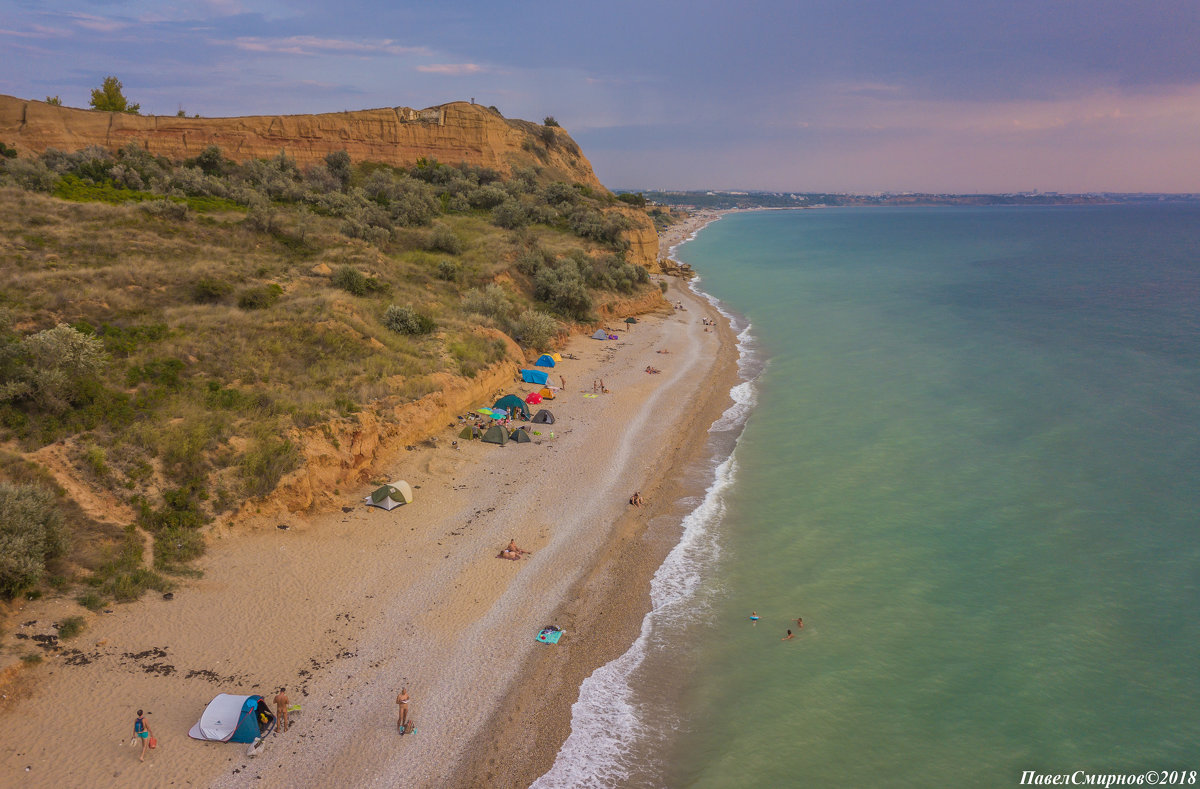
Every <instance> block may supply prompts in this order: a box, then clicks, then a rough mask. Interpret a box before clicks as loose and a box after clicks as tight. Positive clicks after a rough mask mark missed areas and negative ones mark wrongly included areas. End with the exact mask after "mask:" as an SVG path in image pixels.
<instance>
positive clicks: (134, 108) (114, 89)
mask: <svg viewBox="0 0 1200 789" xmlns="http://www.w3.org/2000/svg"><path fill="white" fill-rule="evenodd" d="M122 87H124V86H123V85H121V80H119V79H117V78H116V77H105V78H104V84H103V85H101V86H100V87H98V88H96V89H95V90H93V91H92V100H91V101H90V102H89V104H91V106H92V109H94V110H100V111H101V112H128V113H132V114H133V115H137V114H138V110H140V109H141V108H142V105H141V104H130V103H129V99H127V98H125V94H124V93H122V92H121V89H122Z"/></svg>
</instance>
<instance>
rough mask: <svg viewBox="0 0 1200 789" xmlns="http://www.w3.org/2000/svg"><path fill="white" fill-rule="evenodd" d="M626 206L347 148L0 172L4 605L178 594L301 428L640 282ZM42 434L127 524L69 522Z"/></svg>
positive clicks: (397, 394)
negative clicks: (296, 156) (70, 589)
mask: <svg viewBox="0 0 1200 789" xmlns="http://www.w3.org/2000/svg"><path fill="white" fill-rule="evenodd" d="M116 87H117V89H118V92H119V88H120V86H119V84H118V85H117V86H116ZM530 125H531V126H534V125H533V124H530ZM534 128H543V129H546V130H547V131H548V132H549V133H550V134H551V135H554V134H556V131H555V129H554V128H553V127H545V126H542V127H537V126H534ZM554 139H555V140H559V139H560V138H558V137H555V138H554ZM561 139H563V140H566V141H568V142H569V138H567V137H565V135H564V136H563V137H562V138H561ZM572 144H573V143H572ZM629 210H630V208H629V206H624V205H623V204H620V203H619V202H618V201H617V199H616V198H615V197H614V196H612V195H610V194H608V193H607V192H604V193H602V194H601V193H597V192H596V191H594V190H592V189H591V188H589V187H587V186H586V185H580V184H566V183H561V182H552V181H549V180H548V179H546V178H545V177H544V176H543V174H542V173H541V172H540V171H539V170H537V169H536V168H533V169H518V170H516V171H515V172H513V174H512V175H511V176H510V177H504V176H502V175H501V174H500V173H498V172H496V171H493V170H489V169H486V168H480V167H472V166H467V165H459V166H449V165H445V164H442V163H439V162H436V161H432V160H422V161H419V162H418V163H417V164H416V165H415V166H413V167H411V168H408V169H406V170H405V169H399V168H393V167H388V166H383V165H378V164H373V163H368V162H360V163H354V162H352V161H351V160H350V157H349V156H348V155H346V154H345V153H344V152H340V153H335V154H331V155H330V156H328V157H326V158H325V161H323V162H321V163H319V164H316V165H314V166H311V167H307V168H300V167H298V166H297V164H296V163H295V162H294V161H293V160H292V159H290V158H289V157H287V156H286V155H284V154H282V153H281V154H280V155H278V156H276V157H274V158H272V159H270V160H253V161H246V162H241V163H237V162H234V161H232V160H230V159H228V158H227V157H226V156H225V155H224V154H223V152H222V151H221V150H219V149H218V148H216V147H210V148H207V149H205V150H204V151H202V152H201V153H200V154H199V155H198V156H197V157H196V158H195V159H191V160H188V161H185V162H171V161H167V160H165V159H162V158H159V157H154V156H151V155H150V154H148V153H147V152H146V151H145V150H144V149H142V148H141V147H139V146H137V145H136V144H131V145H129V146H127V147H126V148H124V149H122V150H121V151H119V152H118V153H116V154H115V155H114V154H110V153H109V152H108V151H106V150H103V149H100V148H95V147H93V148H87V149H84V150H80V151H75V152H63V151H55V150H49V151H46V152H45V153H44V154H43V155H41V156H39V157H36V158H19V157H9V158H0V438H3V439H4V440H6V441H8V442H9V445H10V447H16V448H19V450H20V454H19V456H14V459H12V461H11V462H8V463H0V486H4V485H7V486H8V487H0V549H2V552H3V553H4V554H5V556H6V563H4V564H0V595H2V596H10V597H11V596H12V595H15V594H20V593H22V592H25V591H26V590H29V589H36V588H38V585H39V584H43V583H46V582H48V581H49V580H51V579H55V578H57V579H60V581H62V579H67V580H69V579H71V578H75V579H77V580H80V581H83V580H84V579H86V582H87V583H89V584H90V587H89V588H88V589H87V591H86V593H84V594H82V596H81V597H80V601H81V603H83V604H84V605H87V606H89V607H98V606H102V605H104V604H105V602H106V601H108V600H114V599H115V600H123V599H132V598H135V597H136V596H137V595H138V594H139V593H140V592H141V591H142V590H143V589H146V588H154V589H167V588H169V587H170V585H171V582H170V580H169V576H170V575H172V574H180V573H187V572H189V570H188V562H189V561H190V560H192V559H194V558H195V557H196V556H198V555H200V553H201V552H202V550H203V539H202V536H201V529H202V527H203V526H204V525H205V524H206V523H208V522H210V521H211V519H212V518H213V517H214V516H215V515H217V514H220V513H222V512H226V511H228V510H230V509H232V508H234V507H235V506H236V505H237V504H239V503H240V502H241V501H243V500H245V499H247V498H251V497H256V496H262V495H265V494H267V493H270V492H271V491H272V490H273V489H274V488H275V487H276V485H277V484H278V482H279V480H280V479H281V477H282V476H283V475H284V474H286V473H288V472H289V471H291V470H293V469H294V468H296V467H297V465H298V464H299V463H300V462H301V457H300V450H299V447H298V446H297V444H296V441H295V436H296V432H295V431H296V430H298V429H305V428H312V427H315V426H318V425H322V424H324V423H329V422H330V421H331V420H338V419H355V418H356V416H355V415H356V414H357V413H359V412H361V411H363V410H365V409H371V408H373V407H375V406H382V405H384V404H386V405H387V406H389V407H390V406H394V405H396V404H399V403H403V402H406V401H411V400H415V399H417V398H419V397H421V396H423V395H425V394H427V393H429V392H430V391H433V390H434V389H435V388H436V386H437V384H436V382H435V378H434V376H435V374H438V373H451V374H455V375H460V376H467V377H472V376H475V375H477V374H478V373H479V372H480V371H481V370H483V369H484V368H486V367H487V366H488V365H491V364H494V363H496V362H497V361H500V360H501V359H503V358H504V357H505V354H506V344H505V342H504V341H503V340H502V339H500V338H499V336H498V335H497V333H496V332H497V331H499V332H503V333H504V334H507V335H508V336H509V337H511V338H512V339H514V340H515V341H516V342H517V343H519V344H520V345H522V346H523V347H525V348H527V349H528V350H530V351H540V350H544V349H547V348H550V347H552V346H553V344H554V343H555V342H556V341H557V340H558V338H560V337H561V336H563V334H564V332H565V327H566V325H567V324H569V323H573V322H589V321H593V320H595V319H596V309H597V307H598V305H599V304H601V303H603V302H604V301H605V300H609V299H614V298H620V297H625V296H633V295H636V294H638V293H642V292H645V291H647V290H648V289H649V288H650V287H651V286H650V284H649V282H648V279H649V277H648V275H647V272H646V271H645V269H643V268H641V267H640V266H636V265H632V264H630V263H628V262H626V260H625V250H626V243H625V242H624V240H623V235H624V232H625V230H627V229H628V228H629V220H628V218H627V215H626V212H627V211H629ZM380 412H381V413H385V410H384V409H382V408H381V409H380ZM55 442H60V443H61V447H62V448H63V449H62V452H61V454H63V455H65V462H66V463H67V464H69V466H70V468H71V470H72V471H71V474H72V476H74V477H77V478H80V479H83V480H84V481H86V483H87V484H88V485H89V486H90V487H91V488H93V489H94V490H96V491H99V492H100V493H101V494H102V495H105V496H111V497H113V498H115V499H116V500H117V501H119V502H122V503H124V504H127V505H128V506H130V507H131V508H132V510H133V511H134V512H135V513H136V518H135V521H136V522H135V523H130V524H96V523H93V522H92V521H90V520H88V519H87V518H78V517H76V515H77V514H78V512H77V508H76V509H74V510H72V509H70V507H69V502H70V500H71V498H72V497H71V496H70V495H67V494H66V492H65V491H63V490H61V489H59V488H58V487H57V486H56V485H55V484H54V483H53V482H52V480H51V479H50V478H49V477H48V476H47V475H45V474H40V475H39V474H35V473H33V472H32V471H29V470H28V469H26V465H30V464H29V460H30V458H31V457H32V455H33V453H35V452H38V450H40V449H42V448H44V447H47V445H49V444H51V443H55ZM55 449H56V450H57V449H58V447H55ZM14 469H25V470H24V471H22V472H21V473H19V474H18V473H16V472H15V471H14ZM64 512H67V513H68V515H67V516H63V517H60V518H58V519H57V520H56V519H55V517H54V514H55V513H58V514H59V515H60V516H62V515H63V513H64ZM30 513H45V514H46V516H45V518H42V516H41V514H37V516H36V517H33V516H31V514H30ZM63 523H66V524H68V528H65V529H64V528H62V525H61V524H63ZM38 524H41V525H38ZM75 524H78V526H76V525H75ZM80 530H83V531H85V532H86V534H87V539H86V540H85V541H84V542H83V544H82V545H80V541H79V539H78V537H79V533H80ZM72 532H75V535H74V536H75V538H76V539H72ZM146 535H149V536H152V537H153V538H154V539H153V546H152V550H153V565H152V566H147V565H146V559H145V549H146V547H147V546H146V542H145V540H144V539H143V538H144V537H145V536H146ZM60 538H61V539H60ZM72 546H76V547H72ZM9 558H11V562H10V561H8V559H9ZM10 565H11V566H10ZM64 582H65V581H64Z"/></svg>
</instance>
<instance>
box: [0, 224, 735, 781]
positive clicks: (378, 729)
mask: <svg viewBox="0 0 1200 789" xmlns="http://www.w3.org/2000/svg"><path fill="white" fill-rule="evenodd" d="M694 229H695V228H694V227H693V228H691V229H689V230H688V231H687V232H688V233H690V232H692V231H693V230H694ZM682 237H686V234H685V235H684V236H681V237H680V238H682ZM669 238H670V236H669V235H668V236H667V238H665V239H664V244H665V245H667V246H670V245H673V244H674V243H678V240H679V239H676V240H675V241H673V242H670V243H668V239H669ZM668 281H669V282H670V289H669V291H668V293H667V294H666V297H667V299H668V301H670V302H671V303H672V304H674V303H676V302H682V303H683V305H684V306H685V308H686V309H683V310H678V309H675V310H667V311H664V312H663V313H661V314H653V315H647V316H644V317H643V318H642V320H641V322H640V323H639V324H638V325H637V326H635V327H633V329H632V331H625V330H624V329H625V327H623V326H622V327H621V330H618V331H617V333H618V334H619V335H620V336H619V339H617V340H613V341H605V342H600V341H595V340H591V339H587V338H585V337H576V338H574V339H573V340H572V341H571V342H570V343H569V344H568V346H567V347H566V348H565V349H564V353H565V354H567V355H573V356H576V357H578V358H577V359H567V360H565V361H564V363H563V364H562V365H560V366H559V367H558V368H557V369H555V370H554V371H553V376H554V378H557V377H558V376H559V375H561V376H563V377H565V379H566V383H567V386H566V389H565V391H564V392H563V394H562V396H561V397H560V398H558V399H557V400H555V401H554V402H553V403H550V404H549V407H550V408H551V410H553V411H554V413H555V415H556V416H557V417H558V422H557V423H556V424H555V425H553V426H540V428H541V429H540V432H541V435H535V436H534V441H533V443H531V444H523V445H516V444H509V445H508V446H504V447H499V446H494V445H490V444H482V443H480V442H469V441H459V442H458V445H457V446H453V445H452V441H453V440H454V439H455V438H456V433H457V428H453V429H452V428H450V427H449V426H447V428H446V429H445V430H443V431H442V434H440V435H439V436H438V441H437V443H436V447H434V446H429V445H424V444H423V445H421V446H419V447H414V448H413V449H412V450H411V451H405V450H401V451H400V452H399V453H398V454H397V455H396V456H394V457H392V458H389V459H388V460H387V461H386V462H385V463H384V464H383V467H381V468H379V470H378V471H379V474H378V476H379V477H383V478H403V479H406V480H408V481H409V482H410V483H411V484H412V485H413V487H414V489H415V501H414V502H413V503H412V504H411V505H408V506H405V507H401V508H399V509H396V510H394V511H392V512H384V511H382V510H379V509H376V508H368V507H365V506H363V504H362V498H363V496H364V495H366V494H367V493H368V492H369V489H368V488H366V487H364V488H362V489H355V490H340V491H337V495H338V497H339V499H340V500H341V502H342V506H341V508H340V509H338V510H335V511H333V512H327V513H317V514H303V515H294V514H293V515H287V516H283V517H281V516H273V517H270V518H267V517H263V518H259V519H258V520H257V521H254V522H252V523H250V524H249V525H247V526H244V527H239V528H238V529H236V530H234V531H232V532H231V533H228V534H225V535H223V536H222V537H220V538H219V539H215V540H214V541H213V543H212V544H211V545H210V547H209V551H208V553H207V555H206V556H205V557H204V559H203V560H202V562H201V563H200V567H201V569H203V571H204V575H203V577H202V578H200V579H197V580H194V581H188V582H186V583H184V584H183V585H182V587H181V588H180V589H179V590H178V591H177V592H176V593H175V595H174V599H171V600H164V599H160V598H159V597H158V596H157V595H155V596H153V597H150V596H148V597H147V598H145V599H144V600H142V601H141V602H138V603H135V604H130V605H122V606H116V607H114V608H113V609H112V612H111V613H104V614H98V615H89V617H88V619H89V626H88V629H87V631H86V632H85V633H84V634H83V635H81V636H79V637H78V638H76V639H74V640H73V641H69V642H64V644H63V649H62V650H61V651H60V652H58V653H48V656H47V659H46V660H44V661H43V662H42V663H41V664H40V665H37V666H34V667H28V668H23V669H22V670H21V671H20V672H18V673H17V674H16V676H15V677H13V678H10V679H9V681H8V682H7V683H6V685H5V687H4V694H3V695H4V698H2V699H0V723H2V725H3V727H4V730H5V736H4V742H3V748H2V749H0V776H2V780H3V783H4V784H5V785H11V786H115V785H121V786H172V785H176V786H231V787H232V786H247V785H254V786H271V787H274V786H279V787H295V786H324V785H330V784H337V785H351V786H406V787H433V786H473V785H482V784H483V783H487V784H489V785H495V786H527V785H528V784H529V783H530V782H531V781H532V780H533V779H534V778H536V777H537V775H539V774H540V773H541V772H543V771H544V770H545V769H547V768H548V767H549V765H550V764H551V763H552V761H553V759H554V755H555V753H556V752H557V750H558V748H559V746H560V745H561V743H562V741H563V740H564V739H565V737H566V735H567V734H568V733H569V728H570V705H571V703H572V702H573V701H574V700H575V697H576V695H577V691H578V686H579V683H580V682H581V681H582V679H583V678H584V677H586V676H587V674H588V673H590V672H591V671H592V670H594V668H595V667H597V666H599V665H602V664H603V663H604V662H606V661H608V660H610V659H612V658H613V657H616V656H618V655H619V654H621V653H622V652H623V651H624V650H625V649H626V648H627V647H628V644H629V643H630V642H631V641H632V640H633V637H634V634H635V633H636V629H637V626H638V624H639V623H640V621H641V618H642V616H643V615H644V614H645V612H646V610H647V608H648V605H649V602H648V597H647V589H648V582H649V578H650V576H651V575H652V574H653V572H654V569H655V568H656V567H657V565H658V564H659V563H660V562H661V560H662V557H663V556H665V554H666V553H667V551H669V550H670V547H671V546H672V545H673V542H672V540H673V538H674V537H677V534H678V532H677V530H678V525H679V519H680V517H681V516H682V514H683V511H682V509H681V508H682V507H683V506H684V505H683V504H682V503H681V501H680V499H681V498H682V497H683V496H685V495H686V494H687V493H689V492H691V491H689V490H688V489H687V483H686V482H683V481H681V480H680V479H679V478H678V474H677V471H678V469H680V468H681V467H682V466H683V465H684V464H686V463H687V462H688V461H689V460H690V459H692V458H694V457H695V455H696V453H698V452H700V451H701V449H702V447H703V443H704V439H705V436H706V430H707V427H708V426H709V424H711V422H712V421H713V419H715V417H716V416H717V415H719V414H720V412H721V410H722V409H723V408H724V407H725V406H726V405H727V403H728V395H727V393H728V391H729V388H730V386H731V385H732V383H733V381H734V375H735V362H736V348H735V343H734V338H733V337H732V335H731V334H730V332H729V331H728V330H727V328H726V327H725V326H724V322H723V321H719V323H718V330H717V331H715V332H705V331H704V330H703V326H702V318H705V317H707V318H715V319H718V320H719V319H720V316H719V315H718V314H717V313H716V312H715V310H713V309H712V308H711V307H710V306H709V305H708V304H707V303H706V302H704V301H703V300H701V299H699V298H697V297H695V296H693V295H692V294H691V293H690V291H688V290H687V289H686V286H685V284H684V283H683V281H682V280H678V279H668ZM660 351H668V353H660ZM647 366H652V367H655V368H657V369H659V370H660V371H661V372H660V373H658V374H647V373H646V372H645V368H646V367H647ZM594 379H597V380H598V379H603V380H604V382H605V384H606V386H607V387H608V389H609V390H610V393H609V394H599V395H597V396H594V397H593V396H590V395H592V381H593V380H594ZM528 390H529V387H528V386H522V385H520V384H514V385H513V387H512V390H511V391H515V392H518V393H521V394H524V393H525V392H526V391H528ZM480 405H483V403H480ZM635 490H640V491H641V493H642V496H643V497H644V498H645V499H646V500H647V506H646V507H643V508H634V507H631V506H630V505H629V503H628V499H629V496H630V495H631V494H632V493H633V492H634V491H635ZM284 527H286V528H284ZM510 538H512V539H515V540H516V542H517V544H518V545H520V546H521V547H523V548H525V549H527V550H529V551H530V552H531V553H530V554H529V555H528V556H526V557H525V558H523V559H522V560H520V561H506V560H502V559H498V558H496V556H497V553H498V552H499V551H500V549H501V548H502V547H503V546H504V545H505V544H507V542H508V540H509V539H510ZM79 611H80V609H79V607H78V606H77V605H76V604H75V603H74V602H73V601H70V600H43V601H37V602H34V603H29V604H28V605H27V607H26V610H25V611H24V612H22V617H23V618H22V619H21V620H20V621H23V622H27V623H28V625H27V627H25V628H21V627H18V628H17V630H18V632H24V634H26V635H29V634H34V633H45V632H50V631H48V625H49V623H51V622H53V621H57V620H59V619H61V618H63V617H65V616H69V615H73V614H77V613H79ZM547 624H555V625H557V626H559V627H561V628H563V629H564V630H565V631H566V634H565V635H564V637H563V639H562V641H561V643H560V644H559V645H557V646H546V645H542V644H538V643H537V642H536V641H535V640H534V635H535V634H536V633H537V631H538V630H539V629H540V628H541V627H542V626H543V625H547ZM12 635H15V634H10V637H11V636H12ZM402 685H406V686H407V688H408V691H409V693H410V695H411V697H412V702H411V716H412V718H413V719H414V721H415V722H416V724H417V727H418V729H417V732H416V733H415V734H414V735H411V736H405V737H403V738H401V737H399V736H398V735H397V733H396V728H395V717H396V704H395V697H396V694H397V692H398V691H399V689H400V687H401V686H402ZM280 686H287V688H288V693H289V695H290V696H291V698H292V700H293V702H299V703H300V704H302V706H303V711H302V713H301V714H300V715H299V716H298V717H296V718H295V720H294V721H293V727H292V729H291V730H290V731H288V732H287V733H281V734H276V735H274V736H272V738H271V740H270V742H269V744H268V746H267V749H266V752H265V753H264V754H263V755H261V756H259V757H258V758H255V759H250V758H247V757H246V755H245V751H246V746H244V745H236V744H227V743H207V742H199V741H196V740H191V739H189V738H188V736H187V731H188V729H189V728H190V727H191V726H192V725H193V724H194V723H195V722H196V721H197V720H198V718H199V716H200V713H201V712H202V711H203V709H204V707H205V705H206V704H207V703H208V701H209V700H210V699H211V698H212V697H213V696H214V695H216V694H217V693H220V692H228V693H235V694H236V693H261V694H263V695H265V696H267V697H268V698H271V697H273V696H274V693H275V691H276V690H278V688H279V687H280ZM138 708H144V709H145V710H146V711H147V713H148V716H147V719H148V721H149V722H150V726H151V727H152V729H153V731H154V733H155V735H156V736H157V737H158V740H159V748H158V749H157V750H156V751H154V752H152V753H151V754H150V755H149V756H148V757H147V759H146V762H145V763H144V764H140V763H139V762H138V758H137V756H138V752H139V749H138V748H136V747H131V746H130V741H131V738H132V722H133V718H134V715H135V712H136V710H137V709H138Z"/></svg>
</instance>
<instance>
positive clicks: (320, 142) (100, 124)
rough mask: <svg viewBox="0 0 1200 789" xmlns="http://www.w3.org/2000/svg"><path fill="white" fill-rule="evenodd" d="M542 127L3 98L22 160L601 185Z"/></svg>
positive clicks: (413, 116)
mask: <svg viewBox="0 0 1200 789" xmlns="http://www.w3.org/2000/svg"><path fill="white" fill-rule="evenodd" d="M541 130H542V129H541V127H539V126H537V125H536V124H532V123H529V122H527V121H517V120H508V119H505V118H502V117H501V116H499V115H497V114H496V113H494V112H492V111H491V110H489V109H487V108H486V107H482V106H479V105H477V104H469V103H467V102H462V101H458V102H452V103H450V104H442V105H440V106H437V107H430V108H428V109H424V110H414V109H410V108H408V107H387V108H383V109H375V110H357V111H354V112H331V113H324V114H321V115H250V116H246V117H241V118H178V117H167V116H157V115H129V114H127V113H122V112H97V111H95V110H80V109H74V108H72V107H58V106H55V105H52V104H46V103H45V102H42V101H30V100H26V99H18V98H15V97H13V96H4V95H0V141H3V142H5V143H7V144H8V145H10V146H12V147H14V148H16V149H17V151H18V152H20V153H21V154H23V155H30V154H34V155H36V154H40V153H42V152H44V151H45V150H46V149H47V148H57V149H59V150H63V151H75V150H78V149H80V148H84V147H86V146H88V145H99V146H101V147H104V148H107V149H109V150H111V151H116V150H118V149H120V148H123V147H124V146H126V145H128V144H129V143H130V142H135V143H137V144H139V145H141V146H142V147H144V148H145V149H146V150H148V151H149V152H150V153H153V154H155V155H156V156H166V157H168V158H170V159H175V160H179V159H186V158H189V157H193V156H196V155H197V154H199V153H200V152H201V151H202V150H204V149H205V148H206V147H208V146H209V145H217V146H219V147H220V148H221V150H222V152H223V153H224V154H225V155H226V156H228V157H229V158H231V159H234V160H236V161H245V160H247V159H258V158H269V157H272V156H275V155H276V154H278V153H279V152H280V151H284V152H286V153H287V155H288V156H291V157H292V158H293V159H295V160H296V161H297V162H298V163H299V164H300V165H301V166H303V165H306V164H311V163H313V162H318V161H321V160H322V159H324V158H325V156H326V155H328V154H330V153H333V152H334V151H343V150H344V151H346V152H347V153H349V154H350V158H351V159H353V160H354V161H358V162H361V161H371V162H383V163H385V164H391V165H394V166H397V167H410V166H412V165H413V164H415V163H416V161H417V160H418V159H420V158H422V157H424V158H427V159H437V160H438V161H440V162H444V163H446V164H458V163H460V162H466V163H468V164H473V165H479V166H481V167H491V168H493V169H495V170H498V171H500V172H502V173H505V174H506V175H507V174H510V173H511V172H512V169H513V167H528V166H538V167H540V168H542V169H543V170H544V171H545V174H546V175H547V176H548V177H549V178H551V179H552V180H561V181H566V182H567V183H582V184H587V185H588V186H591V187H593V188H595V189H600V190H603V189H604V187H603V185H602V184H601V183H600V181H599V180H598V179H597V178H596V174H595V173H594V172H593V171H592V165H591V163H590V162H589V161H588V160H587V158H586V157H584V156H583V155H582V154H580V153H578V147H577V146H576V145H575V143H574V142H573V141H571V140H570V138H569V137H568V136H567V134H566V132H564V131H563V130H561V129H555V130H554V135H555V141H556V142H555V144H553V145H549V146H547V145H545V144H544V142H543V141H542V140H540V139H539V137H540V135H539V133H538V132H540V131H541ZM629 216H630V218H631V219H632V220H633V222H634V225H635V227H634V229H633V230H632V231H630V232H629V233H628V234H627V235H626V237H627V239H628V240H629V242H630V251H629V259H630V261H631V262H634V263H638V264H639V265H642V266H646V267H648V268H652V269H655V270H657V264H656V258H657V251H658V236H657V234H655V232H654V226H653V224H652V223H651V222H650V221H649V219H648V218H647V217H646V216H645V214H642V213H641V212H629Z"/></svg>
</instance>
